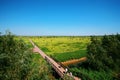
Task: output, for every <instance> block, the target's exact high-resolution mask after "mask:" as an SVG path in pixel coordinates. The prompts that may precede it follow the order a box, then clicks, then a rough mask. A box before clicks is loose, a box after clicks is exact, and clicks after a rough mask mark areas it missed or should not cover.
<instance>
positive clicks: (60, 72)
mask: <svg viewBox="0 0 120 80" xmlns="http://www.w3.org/2000/svg"><path fill="white" fill-rule="evenodd" d="M30 42H31V43H32V45H33V46H34V49H33V51H34V52H38V53H39V54H40V55H41V56H42V57H43V58H44V59H45V60H46V61H47V62H48V63H49V64H50V65H51V66H52V67H53V68H54V70H55V71H56V72H57V73H58V75H59V76H60V77H61V78H63V77H64V75H65V74H66V75H67V76H68V77H71V78H73V79H74V80H81V79H80V78H78V77H75V76H73V75H71V74H70V73H68V72H67V71H66V69H64V68H63V67H62V66H61V65H60V64H58V63H57V62H56V61H54V60H53V59H52V58H50V57H49V56H47V55H46V54H45V53H44V52H43V51H42V50H41V49H39V48H38V47H37V46H36V45H35V44H34V43H33V42H32V41H31V40H30Z"/></svg>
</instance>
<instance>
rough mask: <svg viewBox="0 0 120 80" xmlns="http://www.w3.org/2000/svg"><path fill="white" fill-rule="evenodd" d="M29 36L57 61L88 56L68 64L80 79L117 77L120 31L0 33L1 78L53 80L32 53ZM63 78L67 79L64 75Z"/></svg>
mask: <svg viewBox="0 0 120 80" xmlns="http://www.w3.org/2000/svg"><path fill="white" fill-rule="evenodd" d="M28 38H31V39H32V40H33V41H34V42H35V43H36V44H37V45H38V46H39V47H40V48H41V49H42V50H43V51H44V52H45V53H47V54H48V55H49V56H51V57H52V58H54V59H55V60H56V61H59V62H61V61H66V60H71V59H77V58H81V57H83V56H86V57H88V60H87V61H86V62H83V63H79V64H76V65H70V66H68V68H69V71H70V72H72V73H73V75H75V76H78V77H80V78H82V80H119V79H120V64H119V63H120V35H119V34H117V35H105V36H103V37H99V36H98V37H96V36H92V37H91V40H90V37H22V39H21V37H16V36H14V35H11V33H10V32H7V33H6V35H2V34H0V80H55V78H54V77H53V75H52V74H51V73H52V70H51V67H50V66H48V63H46V61H45V60H44V59H43V58H42V57H41V56H40V55H39V54H33V53H32V50H31V48H32V45H31V44H30V43H29V40H28ZM65 80H66V79H65Z"/></svg>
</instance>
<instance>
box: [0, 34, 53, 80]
mask: <svg viewBox="0 0 120 80" xmlns="http://www.w3.org/2000/svg"><path fill="white" fill-rule="evenodd" d="M36 56H37V57H36ZM50 71H51V69H50V67H49V66H48V64H47V63H46V62H45V61H44V60H43V59H42V58H40V55H37V54H32V51H31V50H30V47H29V45H28V44H26V43H25V42H24V41H23V40H22V39H18V38H16V37H15V36H14V35H11V33H10V32H7V33H6V34H5V35H2V34H0V80H50V79H52V78H51V76H50Z"/></svg>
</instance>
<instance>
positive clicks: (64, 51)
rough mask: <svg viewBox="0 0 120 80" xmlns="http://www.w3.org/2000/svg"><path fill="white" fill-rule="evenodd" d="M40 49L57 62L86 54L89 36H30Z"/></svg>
mask: <svg viewBox="0 0 120 80" xmlns="http://www.w3.org/2000/svg"><path fill="white" fill-rule="evenodd" d="M30 39H31V40H32V41H33V42H34V43H35V44H36V45H37V46H39V48H40V49H41V50H43V51H44V52H45V53H46V54H47V55H49V56H51V57H52V58H53V59H55V60H56V61H58V62H63V61H67V60H71V59H79V58H81V57H84V56H86V55H87V54H86V48H87V44H89V43H90V37H70V36H69V37H31V38H30Z"/></svg>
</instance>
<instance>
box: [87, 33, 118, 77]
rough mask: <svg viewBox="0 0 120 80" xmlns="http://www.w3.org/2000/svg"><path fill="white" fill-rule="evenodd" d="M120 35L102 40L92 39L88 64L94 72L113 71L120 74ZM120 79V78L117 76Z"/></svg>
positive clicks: (108, 36)
mask: <svg viewBox="0 0 120 80" xmlns="http://www.w3.org/2000/svg"><path fill="white" fill-rule="evenodd" d="M119 37H120V35H119V34H117V35H105V36H103V38H102V39H101V40H98V39H97V38H96V37H91V43H90V45H88V47H87V50H88V63H89V67H90V68H91V69H93V70H99V71H101V70H105V71H109V69H110V70H112V71H113V72H115V73H116V74H119V73H120V64H119V63H120V40H119ZM116 77H117V78H119V79H120V77H118V76H116Z"/></svg>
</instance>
